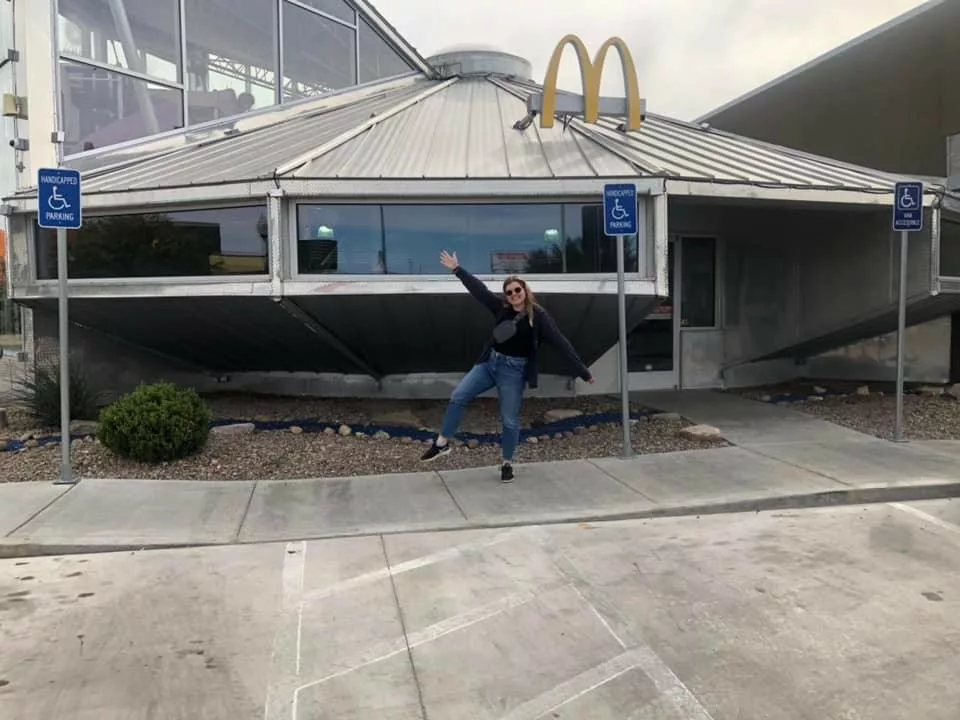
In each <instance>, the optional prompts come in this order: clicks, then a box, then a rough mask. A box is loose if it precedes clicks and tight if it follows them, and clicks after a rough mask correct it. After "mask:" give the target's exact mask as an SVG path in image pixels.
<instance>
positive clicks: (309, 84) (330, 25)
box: [283, 2, 357, 100]
mask: <svg viewBox="0 0 960 720" xmlns="http://www.w3.org/2000/svg"><path fill="white" fill-rule="evenodd" d="M355 32H356V31H355V30H353V29H351V28H348V27H346V26H344V25H341V24H340V23H337V22H334V21H333V20H328V19H327V18H325V17H322V16H321V15H317V14H316V13H313V12H310V11H309V10H304V9H303V8H301V7H300V6H299V5H291V4H290V3H288V2H284V3H283V74H284V76H285V77H284V89H283V98H284V100H295V99H297V98H302V97H309V96H312V95H323V94H324V93H328V92H330V91H332V90H341V89H343V88H347V87H350V86H351V85H356V84H357V42H356V35H355Z"/></svg>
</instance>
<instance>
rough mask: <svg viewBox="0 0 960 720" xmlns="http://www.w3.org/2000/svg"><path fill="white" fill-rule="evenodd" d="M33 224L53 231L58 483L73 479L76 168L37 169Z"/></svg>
mask: <svg viewBox="0 0 960 720" xmlns="http://www.w3.org/2000/svg"><path fill="white" fill-rule="evenodd" d="M37 203H38V212H37V215H38V217H37V224H38V225H39V226H40V227H42V228H48V229H54V230H56V231H57V282H58V285H59V292H58V297H57V315H58V324H59V333H58V335H59V337H58V343H59V345H60V479H59V480H57V481H56V484H58V485H72V484H73V483H74V482H75V480H74V477H73V468H72V467H71V464H70V344H69V327H70V326H69V322H68V315H67V311H68V305H67V299H68V298H67V294H68V293H67V276H68V273H67V270H68V268H67V230H79V229H80V227H81V225H83V213H82V209H81V206H80V173H79V172H77V171H76V170H65V169H53V168H41V169H40V170H39V171H38V172H37Z"/></svg>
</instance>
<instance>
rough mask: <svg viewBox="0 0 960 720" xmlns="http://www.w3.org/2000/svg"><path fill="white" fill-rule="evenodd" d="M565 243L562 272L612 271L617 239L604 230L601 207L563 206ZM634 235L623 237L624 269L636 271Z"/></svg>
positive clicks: (635, 237) (636, 256) (635, 241)
mask: <svg viewBox="0 0 960 720" xmlns="http://www.w3.org/2000/svg"><path fill="white" fill-rule="evenodd" d="M563 226H564V236H565V238H566V243H565V248H564V252H565V263H566V265H565V267H564V272H571V273H615V272H616V271H617V239H616V238H613V237H609V236H607V235H606V234H604V232H603V206H602V205H596V204H587V205H566V206H564V209H563ZM637 244H638V240H637V236H636V235H633V236H630V237H627V238H624V263H625V265H624V267H625V269H626V272H638V268H639V265H638V262H639V257H640V256H639V253H638V252H637Z"/></svg>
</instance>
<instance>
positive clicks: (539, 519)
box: [0, 481, 960, 559]
mask: <svg viewBox="0 0 960 720" xmlns="http://www.w3.org/2000/svg"><path fill="white" fill-rule="evenodd" d="M955 497H960V481H958V482H937V483H927V484H923V485H894V486H887V485H880V486H866V487H851V488H841V489H838V490H823V491H818V492H812V493H797V494H790V495H772V496H768V497H760V498H750V499H744V500H731V501H727V502H715V503H699V504H690V505H665V506H660V507H654V508H637V509H633V510H626V511H604V510H590V511H586V512H582V511H581V512H569V513H563V514H551V515H528V516H514V517H508V518H503V517H500V518H496V517H492V518H476V519H474V520H464V521H462V522H456V523H450V522H445V523H437V524H436V525H432V526H431V525H427V524H425V523H417V524H416V526H415V527H407V528H404V527H398V526H396V525H391V526H389V527H379V528H377V527H370V528H366V529H357V530H354V531H348V532H342V531H341V532H334V533H319V534H313V535H299V536H282V537H275V538H270V539H262V538H261V539H251V540H224V541H213V542H181V543H171V542H165V543H129V544H117V543H111V544H103V545H97V544H89V543H88V544H76V545H69V544H63V543H51V544H44V543H37V542H31V541H25V542H17V541H15V540H12V539H10V538H7V539H5V540H2V541H0V559H13V558H27V557H42V556H51V555H81V554H96V553H114V552H142V551H147V550H179V549H186V548H201V547H223V546H238V545H267V544H272V543H286V542H291V541H303V540H331V539H336V538H350V537H369V536H371V535H411V534H417V533H426V532H457V531H460V530H496V529H507V528H516V527H524V526H533V525H577V524H584V523H594V524H598V523H610V522H623V521H629V520H656V519H664V518H679V517H699V516H701V515H733V514H739V513H759V512H765V511H773V510H806V509H815V508H825V507H839V506H850V505H875V504H884V503H902V502H916V501H920V500H943V499H947V498H955Z"/></svg>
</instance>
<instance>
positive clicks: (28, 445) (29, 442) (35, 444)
mask: <svg viewBox="0 0 960 720" xmlns="http://www.w3.org/2000/svg"><path fill="white" fill-rule="evenodd" d="M23 446H24V447H26V448H30V449H31V450H32V449H33V448H38V447H40V441H39V440H33V439H31V440H27V441H26V442H25V443H23Z"/></svg>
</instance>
